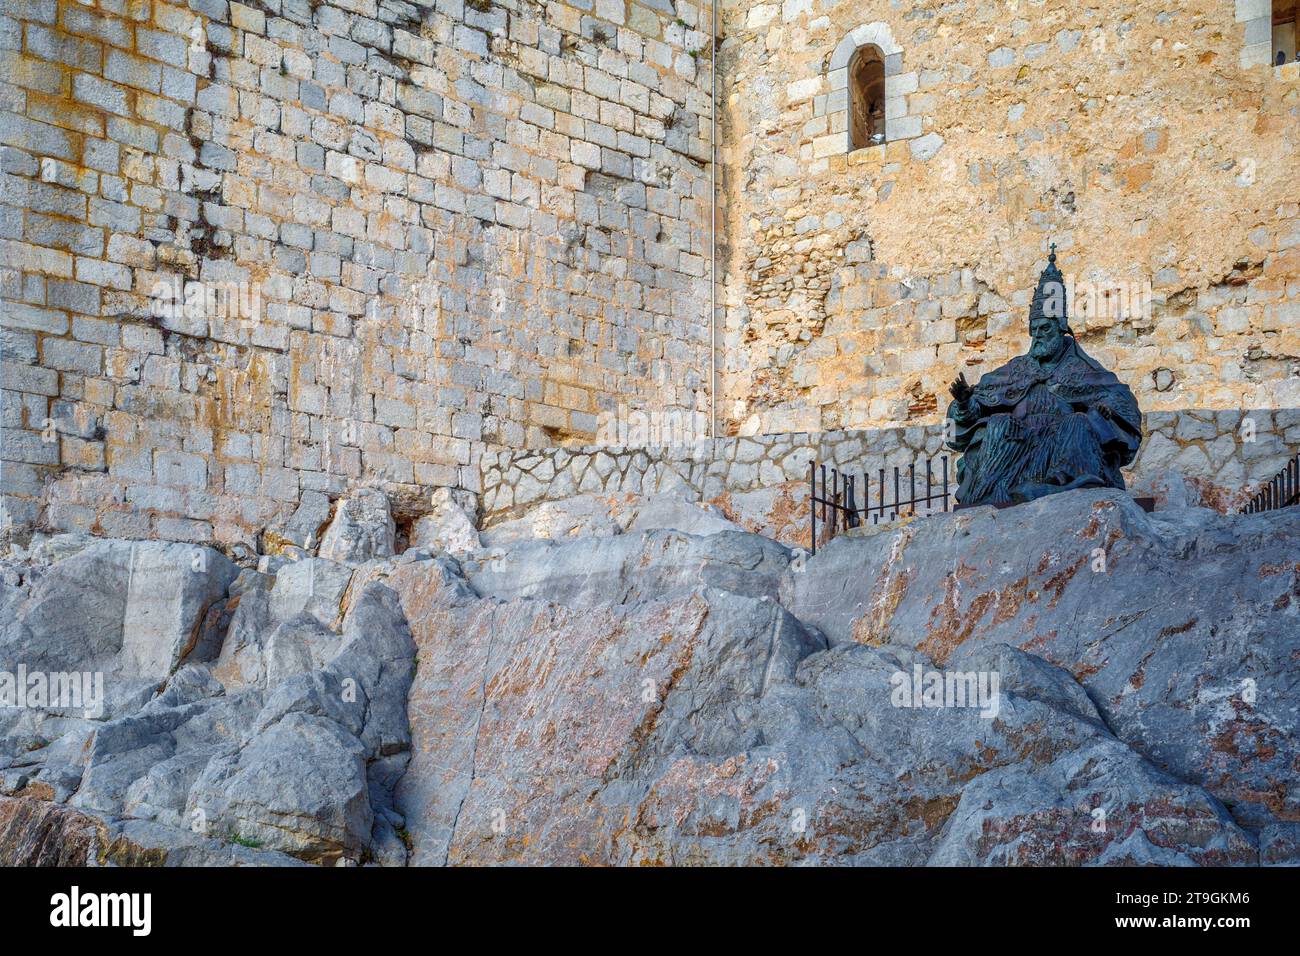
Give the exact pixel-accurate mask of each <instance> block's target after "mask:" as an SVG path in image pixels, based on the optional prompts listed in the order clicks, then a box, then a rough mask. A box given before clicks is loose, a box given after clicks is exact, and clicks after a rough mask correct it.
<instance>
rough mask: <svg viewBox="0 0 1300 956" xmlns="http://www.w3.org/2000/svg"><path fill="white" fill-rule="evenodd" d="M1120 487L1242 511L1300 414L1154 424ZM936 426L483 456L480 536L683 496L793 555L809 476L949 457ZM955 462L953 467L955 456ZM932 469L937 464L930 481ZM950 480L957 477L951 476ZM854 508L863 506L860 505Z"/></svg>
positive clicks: (1258, 413)
mask: <svg viewBox="0 0 1300 956" xmlns="http://www.w3.org/2000/svg"><path fill="white" fill-rule="evenodd" d="M1144 424H1145V428H1146V432H1147V435H1146V439H1145V440H1144V441H1143V443H1142V447H1141V449H1140V450H1139V452H1138V457H1137V459H1136V461H1135V462H1134V463H1133V466H1132V467H1131V468H1129V469H1128V471H1127V476H1128V481H1129V487H1130V489H1132V490H1133V491H1134V492H1138V493H1153V494H1156V496H1157V498H1160V497H1161V496H1162V495H1163V494H1164V492H1165V489H1164V486H1163V483H1164V480H1165V476H1166V474H1167V473H1168V472H1169V471H1176V472H1178V473H1179V474H1181V475H1182V476H1183V477H1184V478H1185V479H1187V481H1188V484H1189V489H1190V491H1191V493H1192V495H1193V496H1194V497H1196V498H1199V500H1200V501H1201V502H1202V503H1204V504H1207V505H1210V506H1212V507H1216V508H1218V509H1219V510H1224V511H1226V510H1228V509H1230V508H1233V507H1236V506H1239V505H1240V504H1241V503H1242V502H1243V501H1245V500H1246V499H1248V498H1249V496H1250V494H1251V493H1252V492H1253V489H1254V488H1255V487H1256V486H1257V485H1259V484H1260V483H1262V482H1264V481H1267V480H1268V479H1269V478H1271V477H1272V476H1273V475H1274V474H1276V473H1277V472H1278V471H1279V470H1280V469H1281V468H1282V466H1283V465H1284V464H1285V463H1286V461H1287V459H1288V458H1289V457H1290V455H1293V454H1295V453H1296V451H1297V449H1300V409H1281V410H1267V409H1264V410H1254V411H1249V412H1225V411H1207V410H1200V409H1189V410H1186V411H1181V412H1152V413H1151V414H1149V415H1147V416H1146V417H1145V422H1144ZM942 445H943V428H942V426H940V425H931V426H916V427H909V428H886V429H879V430H861V431H831V432H820V433H808V432H801V433H793V434H781V435H759V436H754V437H752V438H726V439H718V440H717V441H709V440H701V441H699V442H696V443H694V444H690V445H677V446H669V445H664V446H658V447H646V448H625V447H617V446H589V447H584V448H551V449H533V450H528V451H495V452H486V453H485V454H484V456H483V459H482V464H483V472H482V483H483V511H484V525H485V526H489V527H490V526H491V525H493V524H495V523H497V522H500V521H504V520H507V519H509V518H512V517H516V516H518V515H519V514H521V513H523V512H524V511H526V510H528V509H529V508H531V507H534V506H536V505H538V504H540V503H542V502H544V501H561V500H563V499H565V498H569V497H572V496H573V495H575V494H584V493H595V494H616V493H632V494H653V493H661V492H669V491H680V492H682V493H685V494H687V495H688V496H690V497H692V498H695V499H698V500H702V501H707V502H711V503H714V504H716V505H718V506H719V507H721V508H722V509H723V510H724V511H726V512H728V513H729V515H730V516H731V517H732V518H733V519H734V520H738V521H740V522H741V523H742V524H746V525H747V526H749V527H751V528H752V529H753V530H759V531H766V532H767V533H770V534H773V536H775V537H778V538H781V539H782V540H786V541H787V543H792V542H794V541H796V540H802V539H801V538H800V535H801V534H802V530H801V529H802V528H803V527H804V526H806V522H807V507H806V505H807V490H806V485H807V479H808V464H809V462H810V461H811V460H813V459H814V458H815V459H816V460H817V461H819V462H824V463H826V464H828V465H833V466H835V467H837V468H840V469H851V470H852V472H854V473H858V474H860V473H861V472H862V471H863V470H864V469H865V470H866V471H868V472H869V473H871V474H873V475H874V474H875V473H876V470H877V469H879V468H885V469H886V470H887V473H888V474H889V475H891V476H892V469H893V468H894V467H895V466H898V467H900V468H901V469H903V471H904V474H906V469H907V466H908V465H909V464H913V463H915V464H917V465H918V471H919V473H920V474H922V475H923V474H924V461H925V459H926V458H927V457H935V456H938V455H940V454H946V453H945V452H943V449H942ZM952 461H953V462H954V463H955V456H953V459H952ZM939 473H940V472H939V464H938V462H937V461H936V462H935V474H936V475H938V474H939ZM953 474H954V475H955V468H954V469H953ZM859 504H860V505H861V504H862V502H861V501H859Z"/></svg>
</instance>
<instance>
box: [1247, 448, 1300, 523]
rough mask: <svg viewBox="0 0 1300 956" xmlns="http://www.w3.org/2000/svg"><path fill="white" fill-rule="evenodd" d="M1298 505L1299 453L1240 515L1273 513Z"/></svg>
mask: <svg viewBox="0 0 1300 956" xmlns="http://www.w3.org/2000/svg"><path fill="white" fill-rule="evenodd" d="M1294 504H1300V452H1297V453H1296V456H1295V457H1294V458H1292V459H1291V460H1290V461H1288V462H1287V463H1286V466H1285V467H1284V468H1283V469H1282V470H1281V471H1279V472H1278V473H1277V474H1276V475H1274V476H1273V477H1272V478H1271V479H1270V480H1269V482H1268V484H1266V485H1265V486H1264V487H1263V488H1261V489H1259V491H1258V492H1257V493H1256V494H1255V497H1254V498H1251V499H1250V502H1249V503H1248V504H1247V505H1246V507H1244V508H1242V509H1241V513H1242V514H1254V513H1255V512H1257V511H1275V510H1276V509H1278V508H1289V507H1290V506H1291V505H1294Z"/></svg>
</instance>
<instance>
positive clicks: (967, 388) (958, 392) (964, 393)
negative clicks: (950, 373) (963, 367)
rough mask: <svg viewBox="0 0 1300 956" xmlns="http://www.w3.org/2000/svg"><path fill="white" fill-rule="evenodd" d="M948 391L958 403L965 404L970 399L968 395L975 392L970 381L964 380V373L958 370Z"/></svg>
mask: <svg viewBox="0 0 1300 956" xmlns="http://www.w3.org/2000/svg"><path fill="white" fill-rule="evenodd" d="M948 393H949V394H950V395H952V397H953V398H955V399H956V400H957V401H958V403H959V404H962V405H965V404H966V403H967V402H969V401H970V397H971V396H972V395H974V394H975V389H973V388H971V385H970V382H968V381H966V373H965V372H958V373H957V380H956V381H955V382H953V383H952V385H950V386H949V387H948Z"/></svg>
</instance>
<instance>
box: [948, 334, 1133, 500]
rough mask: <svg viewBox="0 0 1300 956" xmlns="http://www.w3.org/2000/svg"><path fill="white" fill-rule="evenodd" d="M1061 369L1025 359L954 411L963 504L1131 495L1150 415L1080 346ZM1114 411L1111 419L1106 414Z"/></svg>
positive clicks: (1069, 345)
mask: <svg viewBox="0 0 1300 956" xmlns="http://www.w3.org/2000/svg"><path fill="white" fill-rule="evenodd" d="M1065 343H1066V344H1065V347H1064V353H1063V355H1062V357H1061V358H1060V359H1059V361H1057V363H1056V364H1055V365H1054V366H1051V367H1044V366H1043V365H1040V364H1039V362H1038V361H1037V360H1036V359H1034V358H1032V357H1030V356H1028V355H1019V356H1017V357H1016V358H1013V359H1012V360H1011V361H1010V362H1008V363H1007V364H1006V365H1004V366H1002V367H1001V368H999V369H997V370H995V371H993V372H990V373H988V374H987V375H984V376H983V377H981V378H980V380H979V384H977V385H976V386H975V388H974V394H973V395H972V397H971V399H970V400H969V401H968V402H967V403H965V404H962V403H959V402H955V401H954V402H953V403H952V404H951V405H949V407H948V418H950V419H951V420H952V423H953V428H952V431H951V434H952V436H953V437H952V440H951V441H950V443H949V444H950V445H951V447H952V448H954V449H956V450H957V451H960V452H962V453H963V455H962V458H961V461H959V462H958V464H957V480H958V488H957V501H958V503H959V504H967V505H973V504H1011V503H1014V502H1018V501H1029V500H1032V499H1034V498H1040V497H1042V496H1043V495H1045V494H1050V493H1052V492H1054V491H1064V490H1066V489H1069V488H1088V487H1107V488H1121V489H1122V488H1123V487H1124V476H1123V475H1122V474H1121V473H1120V468H1122V467H1123V466H1125V465H1127V464H1128V463H1129V462H1131V461H1132V460H1133V456H1134V455H1136V454H1137V449H1138V445H1139V444H1140V443H1141V441H1142V413H1141V412H1140V411H1139V410H1138V405H1137V400H1136V399H1135V398H1134V397H1133V393H1132V392H1131V391H1129V388H1128V386H1127V385H1125V384H1124V383H1123V382H1121V381H1120V380H1119V379H1117V378H1116V377H1115V376H1114V374H1113V373H1111V372H1109V371H1107V370H1106V369H1105V368H1103V367H1102V366H1101V365H1100V364H1098V363H1097V361H1096V360H1095V359H1093V358H1091V357H1090V356H1089V355H1088V354H1087V353H1086V352H1084V351H1083V349H1081V348H1079V346H1078V344H1077V343H1076V342H1075V341H1074V338H1073V337H1072V336H1067V337H1066V340H1065ZM1102 405H1105V406H1106V407H1107V408H1109V409H1110V412H1111V414H1110V416H1109V417H1107V416H1106V415H1104V414H1103V413H1102V412H1101V411H1100V408H1101V406H1102Z"/></svg>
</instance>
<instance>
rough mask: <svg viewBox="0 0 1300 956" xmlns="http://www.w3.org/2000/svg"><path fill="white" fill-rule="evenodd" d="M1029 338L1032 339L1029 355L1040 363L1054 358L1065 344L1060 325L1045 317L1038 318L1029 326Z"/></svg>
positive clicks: (1063, 333) (1054, 320)
mask: <svg viewBox="0 0 1300 956" xmlns="http://www.w3.org/2000/svg"><path fill="white" fill-rule="evenodd" d="M1029 336H1030V338H1031V339H1032V343H1031V344H1030V346H1029V354H1030V355H1031V356H1032V357H1033V358H1036V359H1038V361H1040V362H1046V361H1048V360H1050V359H1053V358H1055V357H1056V354H1057V353H1058V352H1059V351H1060V350H1061V346H1062V345H1064V344H1065V332H1064V331H1063V330H1062V329H1061V324H1060V323H1059V322H1058V321H1057V320H1056V319H1053V318H1050V317H1048V316H1045V315H1043V316H1039V317H1038V318H1036V319H1034V321H1033V322H1032V323H1031V324H1030V326H1029Z"/></svg>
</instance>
